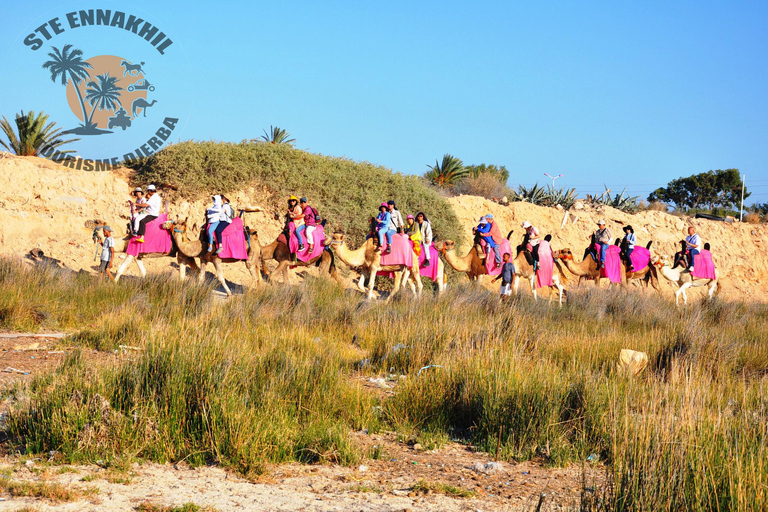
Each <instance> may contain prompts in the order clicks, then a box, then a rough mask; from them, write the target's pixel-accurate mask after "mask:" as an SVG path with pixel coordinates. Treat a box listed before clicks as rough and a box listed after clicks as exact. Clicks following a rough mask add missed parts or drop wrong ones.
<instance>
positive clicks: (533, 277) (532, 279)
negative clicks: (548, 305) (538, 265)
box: [530, 274, 539, 300]
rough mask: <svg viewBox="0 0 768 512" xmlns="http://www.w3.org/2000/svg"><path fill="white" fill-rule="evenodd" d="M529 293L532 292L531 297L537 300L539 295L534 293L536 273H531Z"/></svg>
mask: <svg viewBox="0 0 768 512" xmlns="http://www.w3.org/2000/svg"><path fill="white" fill-rule="evenodd" d="M530 282H531V293H533V298H534V299H535V300H539V295H538V294H537V293H536V274H533V275H532V276H531V281H530Z"/></svg>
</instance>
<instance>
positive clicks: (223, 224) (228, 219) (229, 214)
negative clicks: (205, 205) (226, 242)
mask: <svg viewBox="0 0 768 512" xmlns="http://www.w3.org/2000/svg"><path fill="white" fill-rule="evenodd" d="M234 218H235V210H234V208H232V205H231V204H229V199H228V198H227V196H225V195H224V194H221V213H220V214H219V225H218V226H217V227H216V230H215V231H214V232H213V234H214V235H215V237H216V243H217V244H218V248H217V249H216V253H215V254H221V251H223V250H224V246H222V245H221V234H222V233H223V232H224V230H225V229H227V226H229V225H230V224H231V223H232V219H234Z"/></svg>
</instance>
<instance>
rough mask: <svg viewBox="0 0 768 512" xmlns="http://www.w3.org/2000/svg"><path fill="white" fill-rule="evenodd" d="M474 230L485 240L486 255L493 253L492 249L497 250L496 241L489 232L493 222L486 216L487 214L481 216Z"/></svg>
mask: <svg viewBox="0 0 768 512" xmlns="http://www.w3.org/2000/svg"><path fill="white" fill-rule="evenodd" d="M472 231H474V232H475V233H476V234H477V235H479V236H480V238H481V239H482V240H483V241H484V242H485V257H486V258H488V257H489V255H490V254H491V249H493V250H494V251H496V250H497V249H496V242H494V241H493V237H492V236H491V235H490V234H489V233H490V231H491V223H490V222H488V219H486V218H485V215H483V216H482V217H480V220H479V221H478V225H477V227H476V228H474V229H473V230H472Z"/></svg>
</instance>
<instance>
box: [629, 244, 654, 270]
mask: <svg viewBox="0 0 768 512" xmlns="http://www.w3.org/2000/svg"><path fill="white" fill-rule="evenodd" d="M629 259H630V260H631V261H632V268H634V269H635V272H642V271H643V270H645V268H646V267H647V266H648V265H649V264H650V263H651V251H649V250H648V249H646V248H645V247H635V250H634V251H632V255H631V256H630V257H629Z"/></svg>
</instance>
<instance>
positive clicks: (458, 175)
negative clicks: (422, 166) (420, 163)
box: [424, 153, 469, 187]
mask: <svg viewBox="0 0 768 512" xmlns="http://www.w3.org/2000/svg"><path fill="white" fill-rule="evenodd" d="M427 167H429V171H427V173H426V174H425V175H424V177H425V178H427V179H428V180H430V181H431V182H432V184H433V185H437V186H438V187H452V186H454V185H455V184H457V183H458V182H460V181H461V180H463V179H464V178H465V177H466V176H467V173H468V172H469V170H468V169H467V168H466V167H464V162H462V161H461V160H460V159H459V158H456V157H455V156H453V155H449V154H448V153H446V154H445V155H443V162H442V163H439V162H438V161H437V160H435V165H434V166H432V165H429V164H427Z"/></svg>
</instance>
